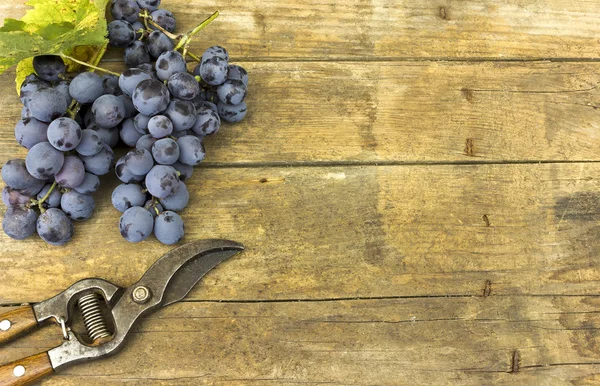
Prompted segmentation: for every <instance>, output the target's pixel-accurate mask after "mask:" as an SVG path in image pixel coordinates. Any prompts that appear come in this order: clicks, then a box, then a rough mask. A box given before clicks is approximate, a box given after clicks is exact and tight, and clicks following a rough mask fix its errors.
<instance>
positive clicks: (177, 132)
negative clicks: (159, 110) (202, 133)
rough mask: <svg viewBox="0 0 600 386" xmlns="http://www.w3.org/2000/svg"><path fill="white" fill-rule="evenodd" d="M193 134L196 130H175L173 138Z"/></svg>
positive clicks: (172, 134)
mask: <svg viewBox="0 0 600 386" xmlns="http://www.w3.org/2000/svg"><path fill="white" fill-rule="evenodd" d="M192 134H194V132H193V131H191V130H181V131H174V132H172V133H171V138H174V139H177V138H181V137H184V136H186V135H192Z"/></svg>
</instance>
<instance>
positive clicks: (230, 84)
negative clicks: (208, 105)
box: [217, 79, 247, 105]
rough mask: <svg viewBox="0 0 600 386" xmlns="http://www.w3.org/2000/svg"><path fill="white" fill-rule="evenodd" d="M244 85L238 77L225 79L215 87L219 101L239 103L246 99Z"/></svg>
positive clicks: (232, 103)
mask: <svg viewBox="0 0 600 386" xmlns="http://www.w3.org/2000/svg"><path fill="white" fill-rule="evenodd" d="M246 91H247V90H246V85H245V84H244V82H242V81H241V80H240V79H227V80H226V81H225V83H223V84H222V85H220V86H219V87H218V88H217V95H218V97H219V101H220V102H223V103H227V104H228V105H239V104H240V103H242V102H243V101H244V99H246Z"/></svg>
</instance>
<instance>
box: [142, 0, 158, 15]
mask: <svg viewBox="0 0 600 386" xmlns="http://www.w3.org/2000/svg"><path fill="white" fill-rule="evenodd" d="M137 3H138V5H139V6H140V8H144V9H147V10H148V11H150V12H152V11H156V9H157V8H158V6H159V5H160V0H137Z"/></svg>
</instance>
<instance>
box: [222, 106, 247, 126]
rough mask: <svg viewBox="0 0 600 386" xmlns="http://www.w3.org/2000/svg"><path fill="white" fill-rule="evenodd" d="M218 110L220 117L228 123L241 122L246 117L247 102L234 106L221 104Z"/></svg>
mask: <svg viewBox="0 0 600 386" xmlns="http://www.w3.org/2000/svg"><path fill="white" fill-rule="evenodd" d="M217 108H218V109H219V116H220V117H221V118H222V119H224V120H225V121H227V122H239V121H241V120H242V119H244V117H245V116H246V102H242V103H240V104H239V105H233V106H232V105H228V104H226V103H221V102H219V103H217Z"/></svg>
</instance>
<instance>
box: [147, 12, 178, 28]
mask: <svg viewBox="0 0 600 386" xmlns="http://www.w3.org/2000/svg"><path fill="white" fill-rule="evenodd" d="M150 16H151V17H152V21H153V22H155V23H156V24H158V25H159V26H161V27H163V29H166V30H167V31H169V32H175V25H176V21H175V16H174V15H173V13H171V12H170V11H167V10H166V9H157V10H156V11H153V12H152V13H151V14H150ZM149 26H150V28H152V29H156V27H154V26H153V25H152V24H149Z"/></svg>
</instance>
